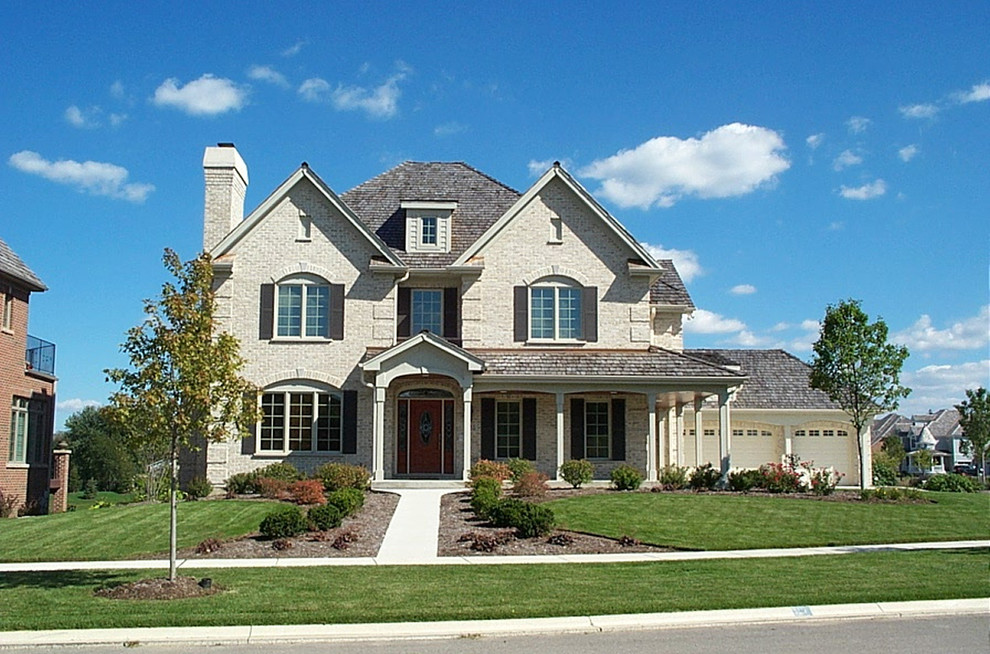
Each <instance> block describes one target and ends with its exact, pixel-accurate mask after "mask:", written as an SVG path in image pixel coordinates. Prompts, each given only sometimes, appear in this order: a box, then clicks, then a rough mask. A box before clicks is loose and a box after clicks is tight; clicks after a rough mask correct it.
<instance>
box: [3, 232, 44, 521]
mask: <svg viewBox="0 0 990 654" xmlns="http://www.w3.org/2000/svg"><path fill="white" fill-rule="evenodd" d="M45 290H47V289H46V287H45V285H44V284H43V283H42V281H41V280H40V279H38V276H37V275H35V274H34V273H33V272H32V271H31V269H30V268H28V267H27V266H26V265H25V264H24V262H23V261H21V259H20V257H18V256H17V254H15V253H14V251H13V250H11V249H10V247H9V246H8V245H7V244H6V243H5V242H4V241H3V240H0V301H2V302H3V304H2V307H0V389H2V395H3V397H2V401H3V402H4V404H5V405H6V406H7V407H10V409H9V411H8V410H6V409H5V410H3V411H0V491H2V492H3V495H4V496H5V497H11V496H13V497H16V498H17V506H18V507H20V506H23V505H26V506H27V507H28V508H29V509H31V510H32V511H34V512H43V511H45V510H47V508H48V496H49V489H50V485H51V479H52V477H53V475H52V471H53V467H54V464H53V459H52V430H53V427H54V415H55V381H56V379H55V345H54V344H52V343H48V342H46V341H42V340H41V339H38V338H35V337H33V336H29V335H28V303H29V301H30V296H31V293H40V292H43V291H45Z"/></svg>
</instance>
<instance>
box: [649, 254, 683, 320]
mask: <svg viewBox="0 0 990 654" xmlns="http://www.w3.org/2000/svg"><path fill="white" fill-rule="evenodd" d="M657 263H659V264H660V266H661V267H662V268H663V274H662V275H660V278H659V279H657V281H655V282H653V286H651V287H650V304H673V305H678V306H688V307H691V308H692V309H693V308H694V302H692V301H691V296H690V294H688V291H687V288H685V287H684V282H683V281H681V276H680V275H679V274H678V273H677V268H675V267H674V262H673V261H671V260H670V259H658V260H657Z"/></svg>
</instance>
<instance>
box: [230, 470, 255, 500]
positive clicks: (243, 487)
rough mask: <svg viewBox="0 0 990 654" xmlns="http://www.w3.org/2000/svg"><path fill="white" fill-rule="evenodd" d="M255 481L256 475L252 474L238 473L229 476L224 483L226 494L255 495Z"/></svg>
mask: <svg viewBox="0 0 990 654" xmlns="http://www.w3.org/2000/svg"><path fill="white" fill-rule="evenodd" d="M257 479H258V475H256V474H254V473H253V472H238V473H237V474H236V475H231V476H230V477H228V478H227V481H226V483H225V485H226V486H227V492H228V493H234V494H235V495H250V494H251V493H257V492H258V487H257V486H255V481H257Z"/></svg>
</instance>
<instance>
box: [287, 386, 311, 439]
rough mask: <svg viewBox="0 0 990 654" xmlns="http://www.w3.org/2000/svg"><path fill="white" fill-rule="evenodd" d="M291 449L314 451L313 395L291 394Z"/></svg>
mask: <svg viewBox="0 0 990 654" xmlns="http://www.w3.org/2000/svg"><path fill="white" fill-rule="evenodd" d="M289 449H290V450H303V451H309V450H311V449H313V394H312V393H289Z"/></svg>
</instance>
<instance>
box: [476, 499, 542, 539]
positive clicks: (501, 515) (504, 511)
mask: <svg viewBox="0 0 990 654" xmlns="http://www.w3.org/2000/svg"><path fill="white" fill-rule="evenodd" d="M491 521H492V523H493V524H494V525H495V526H496V527H511V528H513V529H515V530H516V535H517V536H518V537H519V538H535V537H536V536H546V535H548V534H549V533H550V532H551V531H552V530H553V526H554V523H555V522H556V517H555V516H554V514H553V510H552V509H550V507H548V506H543V505H541V504H532V503H530V502H523V501H522V500H516V499H511V498H510V499H504V500H500V501H499V502H498V503H497V504H496V505H495V507H494V508H493V509H492V510H491Z"/></svg>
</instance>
